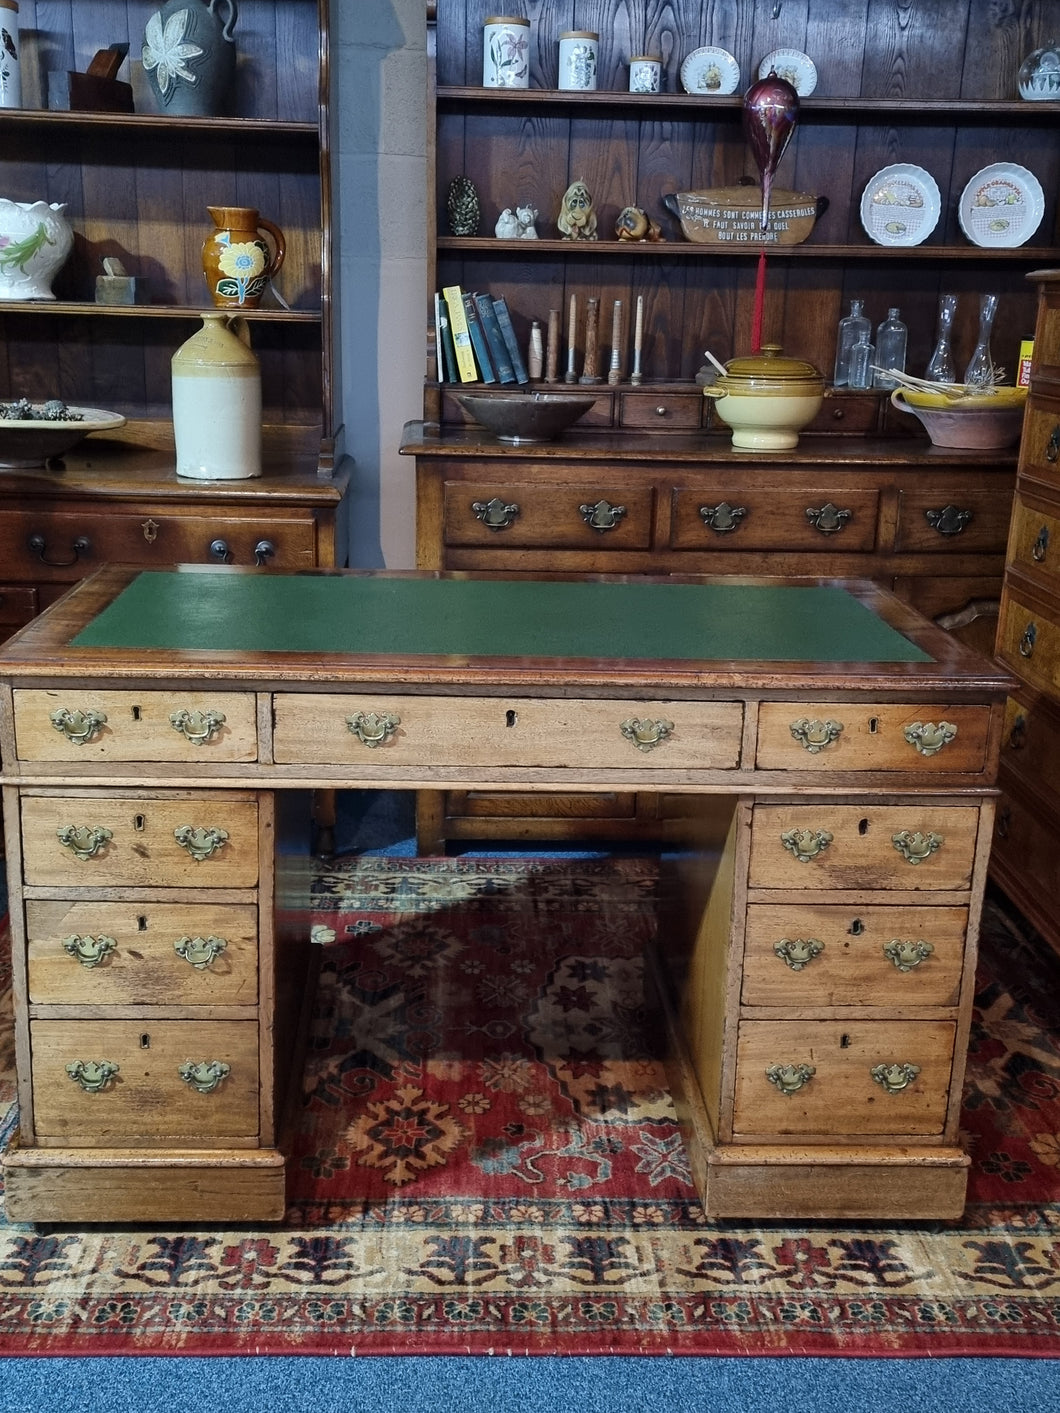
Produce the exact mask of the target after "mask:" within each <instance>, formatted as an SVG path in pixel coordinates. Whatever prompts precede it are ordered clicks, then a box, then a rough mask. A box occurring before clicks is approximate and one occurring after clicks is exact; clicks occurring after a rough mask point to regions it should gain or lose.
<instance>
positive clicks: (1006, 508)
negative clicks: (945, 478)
mask: <svg viewBox="0 0 1060 1413" xmlns="http://www.w3.org/2000/svg"><path fill="white" fill-rule="evenodd" d="M950 494H953V499H952V500H951V499H948V498H947V496H946V495H940V494H939V493H938V491H931V490H923V491H922V490H917V491H901V492H900V493H899V496H898V527H897V529H896V531H895V541H894V547H895V550H896V551H898V553H899V554H918V553H927V554H932V553H936V554H1004V552H1005V542H1006V540H1007V538H1008V526H1009V517H1010V513H1011V510H1012V492H1011V490H1005V491H996V490H985V491H960V492H959V493H956V494H954V493H952V492H951V493H950Z"/></svg>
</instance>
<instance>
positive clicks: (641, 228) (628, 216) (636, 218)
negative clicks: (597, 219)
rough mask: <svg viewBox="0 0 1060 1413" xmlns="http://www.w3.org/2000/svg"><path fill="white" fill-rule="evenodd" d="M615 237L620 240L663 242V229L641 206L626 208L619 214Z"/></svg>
mask: <svg viewBox="0 0 1060 1413" xmlns="http://www.w3.org/2000/svg"><path fill="white" fill-rule="evenodd" d="M615 235H617V236H618V238H619V240H648V241H656V240H663V239H664V238H665V237H664V236H663V233H662V227H661V226H660V225H659V223H658V221H653V220H652V219H651V217H650V216H649V215H648V213H647V212H646V211H643V210H641V208H640V207H639V206H625V207H623V209H622V210H621V211H620V212H619V213H618V220H617V221H616V222H615Z"/></svg>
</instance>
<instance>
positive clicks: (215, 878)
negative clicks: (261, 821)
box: [21, 791, 258, 888]
mask: <svg viewBox="0 0 1060 1413" xmlns="http://www.w3.org/2000/svg"><path fill="white" fill-rule="evenodd" d="M21 803H22V853H23V873H24V877H25V881H26V883H27V884H30V885H39V886H42V887H64V888H65V887H76V886H78V885H81V886H85V887H91V888H108V887H138V888H146V887H156V888H164V887H194V888H252V887H254V886H255V885H256V884H257V881H258V802H257V798H256V796H254V795H236V794H227V793H221V792H219V791H209V792H203V793H188V794H186V795H181V794H177V793H175V792H167V793H166V794H165V795H151V794H140V793H138V794H134V793H132V792H131V791H130V792H129V793H128V794H123V793H122V792H118V791H113V792H112V791H107V792H105V793H104V792H102V791H100V792H94V793H88V792H86V793H85V794H83V795H75V796H68V797H67V796H58V795H35V794H32V793H28V792H24V793H23V795H22V802H21ZM178 835H180V836H181V837H182V838H184V839H186V841H187V842H186V843H181V842H180V841H179V839H178V837H177V836H178ZM63 840H66V841H67V842H63Z"/></svg>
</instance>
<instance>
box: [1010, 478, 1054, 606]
mask: <svg viewBox="0 0 1060 1413" xmlns="http://www.w3.org/2000/svg"><path fill="white" fill-rule="evenodd" d="M1008 557H1009V562H1010V563H1011V564H1012V565H1014V566H1015V567H1016V568H1018V569H1022V570H1023V572H1024V573H1025V574H1030V575H1031V576H1033V577H1034V578H1036V579H1041V580H1042V582H1043V583H1053V584H1057V585H1060V506H1058V507H1056V508H1055V509H1048V510H1046V509H1044V508H1042V507H1040V506H1039V505H1036V504H1035V505H1029V504H1028V503H1027V502H1026V501H1025V500H1024V499H1023V497H1022V496H1021V495H1017V496H1016V500H1015V503H1014V505H1013V507H1012V527H1011V531H1010V535H1009V546H1008Z"/></svg>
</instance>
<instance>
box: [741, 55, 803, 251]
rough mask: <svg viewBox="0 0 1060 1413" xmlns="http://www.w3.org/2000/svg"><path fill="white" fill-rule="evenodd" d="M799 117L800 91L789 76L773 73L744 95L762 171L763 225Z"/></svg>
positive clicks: (747, 128) (745, 112) (750, 137)
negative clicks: (791, 82) (778, 172)
mask: <svg viewBox="0 0 1060 1413" xmlns="http://www.w3.org/2000/svg"><path fill="white" fill-rule="evenodd" d="M798 121H799V95H798V94H797V93H796V92H795V89H794V88H793V87H792V86H791V84H790V83H788V81H787V80H786V79H782V78H778V77H777V75H776V74H775V73H773V72H772V71H770V73H769V74H768V75H767V76H766V77H765V78H764V79H759V80H758V82H757V83H753V84H752V85H751V87H750V88H749V89H748V90H747V92H746V93H745V94H744V96H743V127H744V132H745V133H746V134H747V140H748V142H749V143H750V144H751V151H752V152H753V153H754V159H755V162H756V163H757V165H758V170H759V172H760V173H761V174H762V229H763V230H765V228H766V226H767V224H768V222H769V195H770V192H771V191H772V189H773V177H774V175H775V173H776V170H777V167H778V166H779V165H780V159H781V157H783V155H784V150H785V148H786V147H787V145H788V143H789V142H790V141H791V135H792V133H793V132H794V131H795V124H796V123H797V122H798Z"/></svg>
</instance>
